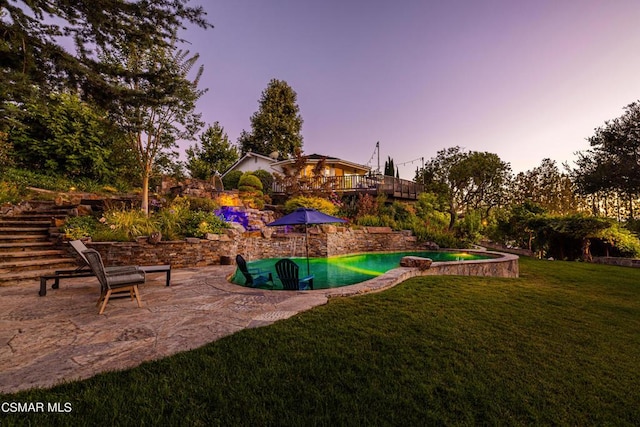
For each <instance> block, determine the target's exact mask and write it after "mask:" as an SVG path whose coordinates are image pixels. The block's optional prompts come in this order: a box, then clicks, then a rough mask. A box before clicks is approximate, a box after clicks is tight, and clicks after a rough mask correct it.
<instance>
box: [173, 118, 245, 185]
mask: <svg viewBox="0 0 640 427" xmlns="http://www.w3.org/2000/svg"><path fill="white" fill-rule="evenodd" d="M186 154H187V169H188V170H189V172H190V174H191V176H192V177H193V178H198V179H204V180H208V179H210V178H211V177H212V176H213V175H214V174H215V173H216V172H219V173H222V172H224V171H226V170H227V169H228V168H229V167H231V165H233V163H234V162H235V161H236V160H238V150H237V149H236V147H234V146H232V145H231V144H230V143H229V137H228V136H227V134H226V133H225V131H224V128H223V127H222V126H220V123H218V122H215V123H214V124H213V125H212V126H209V127H208V128H207V130H206V131H204V133H203V134H202V135H200V145H198V144H196V145H195V146H193V147H189V148H188V149H187V150H186Z"/></svg>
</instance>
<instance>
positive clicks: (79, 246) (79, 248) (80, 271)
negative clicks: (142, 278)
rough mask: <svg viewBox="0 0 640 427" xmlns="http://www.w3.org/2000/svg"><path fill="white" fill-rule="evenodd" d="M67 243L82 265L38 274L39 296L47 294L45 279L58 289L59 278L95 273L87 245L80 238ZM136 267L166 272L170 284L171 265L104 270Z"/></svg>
mask: <svg viewBox="0 0 640 427" xmlns="http://www.w3.org/2000/svg"><path fill="white" fill-rule="evenodd" d="M69 245H71V247H72V248H73V249H74V250H75V251H76V253H77V254H78V256H79V257H80V261H81V263H82V265H80V266H79V267H78V268H76V269H75V270H58V271H56V272H55V273H54V274H48V275H44V276H40V291H39V292H38V295H40V296H41V297H43V296H45V295H47V281H48V280H52V279H53V286H51V287H52V288H53V289H58V287H60V279H70V278H75V277H92V276H94V275H95V274H94V273H93V271H92V270H91V268H90V267H89V260H87V258H86V257H85V255H84V253H83V252H84V251H86V250H88V249H89V248H87V246H86V245H85V244H84V243H83V242H82V240H72V241H70V242H69ZM138 269H140V270H142V271H144V272H145V273H166V275H167V280H166V283H167V286H169V285H170V284H171V265H169V264H167V265H149V266H136V265H126V266H113V267H105V271H106V272H108V273H119V272H123V273H126V272H135V271H137V270H138Z"/></svg>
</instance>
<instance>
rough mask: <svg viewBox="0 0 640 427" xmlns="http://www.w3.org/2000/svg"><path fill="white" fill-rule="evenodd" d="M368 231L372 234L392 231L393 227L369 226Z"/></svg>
mask: <svg viewBox="0 0 640 427" xmlns="http://www.w3.org/2000/svg"><path fill="white" fill-rule="evenodd" d="M367 232H368V233H370V234H385V233H391V227H367Z"/></svg>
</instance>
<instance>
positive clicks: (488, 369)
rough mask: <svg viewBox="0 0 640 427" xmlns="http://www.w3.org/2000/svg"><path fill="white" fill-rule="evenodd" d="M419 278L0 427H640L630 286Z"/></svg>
mask: <svg viewBox="0 0 640 427" xmlns="http://www.w3.org/2000/svg"><path fill="white" fill-rule="evenodd" d="M520 268H521V278H520V279H499V278H478V277H424V278H416V279H411V280H409V281H407V282H405V283H403V284H401V285H399V286H397V287H395V288H393V289H390V290H388V291H385V292H382V293H378V294H370V295H364V296H360V297H353V298H344V299H338V300H334V301H331V302H330V303H329V304H327V305H326V306H322V307H318V308H316V309H314V310H311V311H309V312H306V313H302V314H300V315H298V316H295V317H293V318H290V319H288V320H285V321H280V322H277V323H275V324H273V325H271V326H269V327H265V328H258V329H251V330H244V331H242V332H239V333H237V334H235V335H233V336H230V337H227V338H225V339H222V340H219V341H217V342H215V343H212V344H210V345H207V346H205V347H203V348H200V349H198V350H195V351H191V352H187V353H182V354H179V355H176V356H173V357H170V358H167V359H163V360H160V361H157V362H150V363H145V364H143V365H142V366H140V367H138V368H136V369H133V370H129V371H125V372H114V373H107V374H102V375H98V376H96V377H94V378H91V379H89V380H86V381H82V382H76V383H70V384H65V385H62V386H58V387H55V388H53V389H50V390H34V391H29V392H23V393H19V394H15V395H10V396H6V395H5V396H1V397H0V402H7V401H13V402H15V401H18V402H70V403H71V404H72V406H73V411H72V412H71V413H70V414H35V415H29V416H25V415H23V414H20V415H16V416H13V415H8V414H2V413H0V417H1V418H0V425H2V426H5V425H11V424H13V423H15V424H27V423H28V422H31V423H33V424H34V425H47V424H82V425H109V424H121V425H142V424H146V425H155V424H160V423H162V424H167V425H173V424H180V425H207V426H209V425H305V426H306V425H331V426H333V425H403V426H405V425H440V424H456V425H476V424H497V425H580V426H584V425H638V423H640V404H639V402H640V387H638V384H640V364H639V362H640V333H639V331H640V270H634V269H627V268H616V267H610V266H599V265H591V264H583V263H568V262H558V261H555V262H550V261H537V260H530V259H521V263H520Z"/></svg>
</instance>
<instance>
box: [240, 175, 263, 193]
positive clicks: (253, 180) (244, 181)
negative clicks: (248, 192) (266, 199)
mask: <svg viewBox="0 0 640 427" xmlns="http://www.w3.org/2000/svg"><path fill="white" fill-rule="evenodd" d="M240 187H252V188H255V189H256V190H260V191H262V189H263V186H262V181H260V178H258V177H257V176H255V175H254V174H253V173H251V172H245V173H244V174H242V176H241V177H240V180H239V181H238V189H240Z"/></svg>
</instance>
